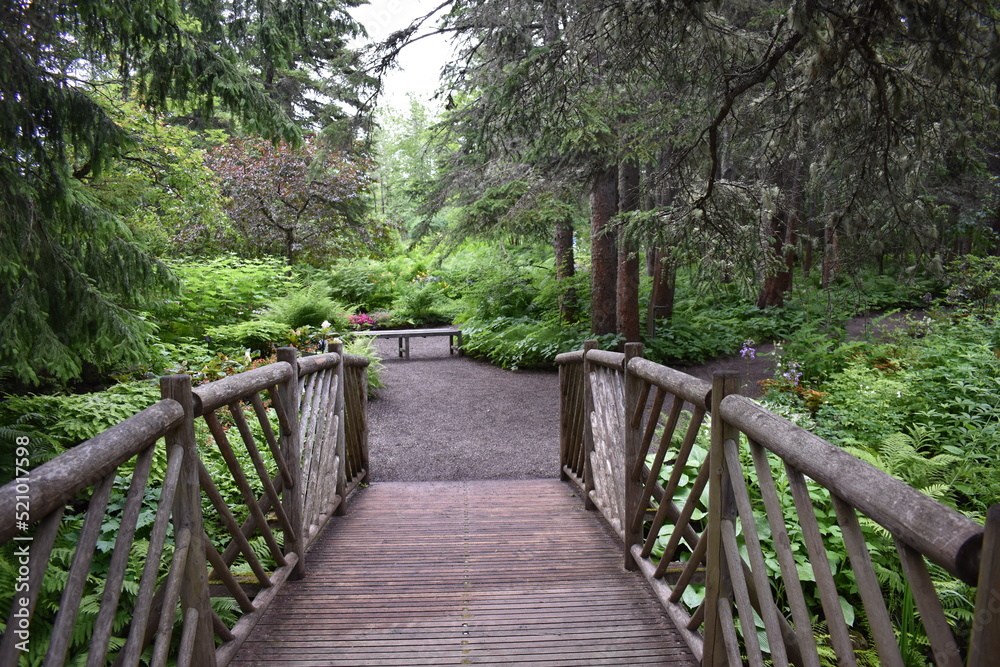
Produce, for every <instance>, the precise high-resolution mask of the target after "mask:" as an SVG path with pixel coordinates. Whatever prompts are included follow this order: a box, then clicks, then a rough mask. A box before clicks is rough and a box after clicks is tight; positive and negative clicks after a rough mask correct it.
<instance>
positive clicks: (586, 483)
mask: <svg viewBox="0 0 1000 667" xmlns="http://www.w3.org/2000/svg"><path fill="white" fill-rule="evenodd" d="M595 348H597V341H596V340H588V341H586V342H585V343H584V344H583V387H584V392H583V406H584V407H583V506H584V507H586V508H587V509H588V510H595V509H597V505H596V504H595V503H594V499H593V498H592V497H591V494H592V493H593V491H594V465H593V462H592V461H591V456H592V455H593V453H594V431H593V429H592V428H591V424H590V416H591V414H593V412H594V391H593V389H592V388H591V386H590V362H589V361H587V353H588V352H590V351H591V350H593V349H595Z"/></svg>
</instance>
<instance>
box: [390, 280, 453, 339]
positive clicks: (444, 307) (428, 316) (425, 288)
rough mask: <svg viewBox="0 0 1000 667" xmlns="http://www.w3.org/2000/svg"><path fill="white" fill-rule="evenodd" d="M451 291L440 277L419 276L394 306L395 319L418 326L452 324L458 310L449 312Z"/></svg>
mask: <svg viewBox="0 0 1000 667" xmlns="http://www.w3.org/2000/svg"><path fill="white" fill-rule="evenodd" d="M449 290H450V285H449V284H448V283H447V282H445V281H443V280H442V279H441V278H440V277H439V276H435V275H431V274H429V273H427V272H424V271H420V272H418V273H417V274H416V275H415V276H413V278H412V279H411V280H410V281H409V282H408V283H407V284H405V285H404V286H403V288H402V289H401V290H400V292H399V295H398V296H397V297H396V299H395V300H394V301H393V302H392V315H393V319H395V320H396V321H397V322H408V323H410V324H414V325H417V326H430V325H435V324H446V323H450V322H451V321H452V320H453V319H454V316H455V311H456V309H455V308H449V305H450V304H449V299H448V292H449Z"/></svg>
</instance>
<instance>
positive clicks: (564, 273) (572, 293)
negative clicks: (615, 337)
mask: <svg viewBox="0 0 1000 667" xmlns="http://www.w3.org/2000/svg"><path fill="white" fill-rule="evenodd" d="M552 246H553V248H554V249H555V253H556V280H557V281H559V282H562V281H563V280H565V279H566V278H572V277H573V275H574V274H575V273H576V271H575V269H574V266H573V265H574V264H575V262H576V258H575V257H574V255H573V223H572V221H570V220H568V219H565V218H564V219H562V220H559V221H558V222H556V229H555V234H554V235H553V238H552ZM576 300H577V295H576V290H573V289H572V288H570V289H565V288H564V289H563V290H562V293H561V294H560V295H559V317H560V318H561V319H562V321H563V322H575V321H576V314H577V307H576V306H577V303H576Z"/></svg>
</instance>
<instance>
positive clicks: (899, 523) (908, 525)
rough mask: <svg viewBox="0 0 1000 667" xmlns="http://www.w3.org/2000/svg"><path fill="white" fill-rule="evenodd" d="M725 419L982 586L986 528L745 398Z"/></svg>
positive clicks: (733, 399) (729, 406)
mask: <svg viewBox="0 0 1000 667" xmlns="http://www.w3.org/2000/svg"><path fill="white" fill-rule="evenodd" d="M719 414H720V416H721V417H722V418H723V419H725V420H726V421H727V422H728V423H730V424H732V425H733V426H735V427H736V428H738V429H740V430H741V431H743V432H744V433H745V434H747V435H748V436H749V437H750V438H751V439H753V440H754V441H756V442H757V443H759V444H761V445H763V446H764V447H766V448H767V449H769V450H770V451H772V452H774V453H775V454H777V455H778V456H779V457H780V458H781V459H782V460H784V461H787V462H789V463H791V464H792V465H793V466H795V467H796V468H798V469H799V470H800V471H802V473H804V474H805V475H807V476H808V477H810V478H812V479H813V480H815V481H816V482H818V483H819V484H820V485H821V486H824V487H826V488H828V489H830V490H831V491H833V492H834V493H836V494H837V495H838V496H839V497H840V498H841V499H842V500H845V501H846V502H848V503H849V504H851V505H853V506H854V507H855V508H857V509H858V510H860V511H861V512H863V513H864V514H865V515H866V516H868V518H870V519H872V520H873V521H875V522H876V523H878V524H879V525H881V526H882V527H883V528H886V529H887V530H888V531H889V532H891V533H892V534H893V535H896V536H898V537H899V538H900V539H902V540H903V541H904V542H906V543H907V544H909V545H910V546H911V547H913V548H914V549H916V550H917V551H919V552H920V553H922V554H923V555H925V556H926V557H928V558H930V560H931V561H933V562H935V563H937V564H938V565H940V566H941V567H943V568H944V569H945V570H947V571H948V572H949V573H950V574H952V575H953V576H956V577H958V578H959V579H961V580H962V581H964V582H965V583H967V584H970V585H972V586H974V585H975V584H976V579H977V577H978V576H979V557H980V549H981V548H982V542H983V532H984V529H983V526H981V525H979V524H978V523H976V522H975V521H973V520H972V519H970V518H968V517H967V516H965V515H963V514H961V513H959V512H957V511H955V510H953V509H951V508H950V507H948V506H946V505H943V504H941V503H939V502H937V501H936V500H933V499H932V498H930V497H929V496H927V495H925V494H923V493H921V492H920V491H918V490H916V489H914V488H913V487H911V486H909V485H907V484H906V483H905V482H903V481H902V480H900V479H898V478H896V477H893V476H892V475H890V474H889V473H887V472H885V471H884V470H880V469H878V468H876V467H875V466H873V465H872V464H870V463H868V462H867V461H864V460H862V459H859V458H858V457H856V456H853V455H851V454H849V453H848V452H845V451H844V450H843V449H841V448H840V447H837V446H836V445H833V444H830V443H829V442H827V441H826V440H824V439H823V438H821V437H819V436H818V435H816V434H814V433H810V432H809V431H807V430H805V429H804V428H802V427H801V426H798V425H796V424H793V423H791V422H789V421H788V420H786V419H783V418H781V417H779V416H778V415H776V414H774V413H773V412H770V411H769V410H767V409H766V408H764V407H763V406H761V405H760V404H758V403H756V402H754V401H752V400H751V399H749V398H746V397H745V396H739V395H735V394H734V395H731V396H726V397H725V398H724V399H722V402H721V403H720V405H719Z"/></svg>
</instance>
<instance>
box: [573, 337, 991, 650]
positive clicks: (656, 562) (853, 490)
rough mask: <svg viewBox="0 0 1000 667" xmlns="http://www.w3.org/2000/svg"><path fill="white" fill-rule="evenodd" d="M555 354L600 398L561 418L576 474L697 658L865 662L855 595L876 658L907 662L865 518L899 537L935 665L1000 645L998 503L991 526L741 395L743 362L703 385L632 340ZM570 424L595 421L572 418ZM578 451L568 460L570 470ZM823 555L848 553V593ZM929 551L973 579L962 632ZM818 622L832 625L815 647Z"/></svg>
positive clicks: (628, 561)
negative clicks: (952, 620) (578, 465)
mask: <svg viewBox="0 0 1000 667" xmlns="http://www.w3.org/2000/svg"><path fill="white" fill-rule="evenodd" d="M588 347H589V346H588ZM559 362H560V373H561V374H562V375H563V377H564V378H573V379H574V382H576V383H583V384H584V385H585V386H583V387H582V390H583V393H584V395H585V396H586V397H588V399H589V400H588V401H584V402H583V404H582V408H583V409H584V410H585V414H584V415H575V416H572V415H566V414H564V415H562V416H561V423H562V424H563V425H564V430H563V436H564V437H565V438H567V439H569V440H579V441H580V442H581V443H582V444H583V446H585V448H586V450H587V451H586V456H587V458H589V459H590V461H589V465H587V466H584V467H583V471H584V475H585V478H584V479H582V480H580V482H581V485H582V486H583V488H585V489H587V495H588V498H590V499H592V500H593V501H594V502H595V504H596V506H597V507H598V508H599V509H601V511H602V513H603V514H604V515H605V517H607V518H608V520H609V522H610V523H611V525H612V526H615V527H616V530H617V531H618V532H619V535H621V537H622V539H623V541H624V546H625V549H624V551H625V566H626V567H628V568H632V569H639V570H641V571H642V572H643V574H644V575H645V576H646V577H647V579H648V580H649V581H650V583H651V585H652V587H653V589H654V590H655V591H656V592H657V594H658V596H659V597H660V600H661V602H662V603H663V606H664V609H665V610H666V611H667V613H668V614H669V615H670V616H671V618H672V619H673V620H674V622H675V625H676V626H677V627H678V629H680V630H681V632H682V634H683V635H684V636H685V639H686V640H687V641H688V643H689V644H690V645H691V647H692V649H693V650H694V652H695V654H696V656H697V657H698V658H699V659H700V660H701V661H702V664H706V665H708V664H711V665H723V664H744V662H746V663H749V664H752V665H762V664H765V660H767V661H770V662H772V663H773V664H776V665H780V664H797V665H819V664H821V660H820V655H821V654H822V655H824V657H825V659H826V660H827V661H829V658H830V652H833V653H834V654H835V655H836V660H837V661H839V663H840V664H846V665H850V664H856V657H855V651H856V650H857V646H858V635H857V634H856V633H854V634H852V632H851V628H850V627H849V625H848V623H847V619H846V617H845V615H844V611H843V607H842V598H844V597H848V596H851V595H852V594H856V597H857V598H860V601H861V606H862V607H863V609H862V610H861V613H859V614H858V617H859V618H864V619H865V622H866V624H867V629H868V634H869V636H870V638H871V642H872V643H873V644H874V647H875V650H877V652H878V656H879V658H878V659H879V661H880V664H885V665H901V664H903V660H904V658H903V656H902V653H901V649H900V638H899V637H897V629H896V628H894V627H893V621H892V619H891V618H890V616H889V613H888V611H887V607H886V603H885V600H884V598H883V593H882V588H881V586H880V584H879V581H878V579H877V577H876V574H875V571H874V568H873V565H872V561H871V557H870V555H869V554H870V549H872V548H877V545H870V544H868V542H867V541H866V537H865V533H864V532H863V531H862V529H861V522H862V521H865V522H867V523H868V524H869V525H874V526H877V527H878V529H879V530H881V531H883V532H886V533H888V534H889V535H891V540H892V544H893V545H894V547H895V549H896V551H897V552H898V554H899V559H900V570H901V574H902V577H903V578H904V579H905V585H906V586H907V588H908V590H909V591H910V594H911V595H912V598H913V600H914V603H915V609H916V611H915V615H916V616H918V617H919V621H920V622H921V623H922V624H923V627H924V630H925V633H926V637H927V638H928V641H929V644H930V646H929V653H930V654H931V655H932V656H933V659H934V661H935V662H936V663H937V664H941V665H960V664H969V665H977V666H978V665H986V664H990V661H991V660H993V659H994V658H992V656H995V655H1000V586H998V582H997V573H998V572H1000V570H998V568H997V560H998V558H1000V554H998V550H997V549H996V548H995V542H996V540H997V534H998V532H997V530H996V526H997V525H1000V506H997V507H994V508H993V509H992V510H991V511H990V514H989V517H988V520H987V528H986V529H985V530H984V527H983V526H981V525H979V524H977V523H976V522H974V521H971V520H970V519H968V518H966V517H965V516H963V515H961V514H959V513H958V512H955V511H954V510H951V509H950V508H948V507H946V506H944V505H942V504H940V503H938V502H936V501H934V500H932V499H930V498H928V497H927V496H925V495H924V494H922V493H920V492H919V491H917V490H915V489H912V488H911V487H909V486H907V485H906V484H904V483H902V482H901V481H899V480H897V479H895V478H893V477H892V476H890V475H888V474H887V473H885V472H883V471H881V470H879V469H877V468H875V467H873V466H871V465H869V464H868V463H866V462H864V461H862V460H860V459H858V458H856V457H854V456H851V455H850V454H847V453H846V452H844V451H843V450H841V449H840V448H838V447H835V446H834V445H831V444H830V443H828V442H826V441H824V440H822V439H821V438H818V437H816V436H814V435H812V434H811V433H808V432H807V431H805V430H804V429H801V428H800V427H798V426H795V425H794V424H792V423H790V422H788V421H787V420H785V419H783V418H781V417H778V416H777V415H774V414H773V413H770V412H769V411H767V410H766V409H764V408H762V407H761V406H760V405H759V404H757V403H756V402H754V401H752V400H750V399H747V398H745V397H742V396H738V395H736V394H735V392H736V389H737V383H738V379H739V378H738V374H721V375H718V376H717V377H716V378H715V380H714V382H713V383H712V384H709V383H707V382H704V381H702V380H698V379H696V378H693V377H690V376H687V375H685V374H683V373H680V372H678V371H675V370H672V369H670V368H667V367H664V366H661V365H659V364H655V363H653V362H650V361H648V360H646V359H643V358H641V348H640V347H638V346H627V350H626V353H625V354H618V353H608V352H598V351H590V350H589V349H588V350H586V351H583V352H578V353H571V354H570V355H563V356H562V357H561V358H560V360H559ZM572 367H575V368H572ZM566 386H567V385H564V391H565V390H566ZM619 388H620V390H619ZM579 390H580V388H576V389H575V391H577V392H579ZM563 406H564V408H574V409H579V408H580V406H581V404H580V402H579V401H575V402H573V401H564V403H563ZM614 414H617V415H619V417H618V418H617V421H616V419H615V417H614V416H613V415H614ZM576 423H583V424H584V430H585V431H588V432H586V433H583V434H579V435H577V434H575V432H573V431H572V430H570V429H567V428H565V425H567V424H576ZM618 424H620V425H621V428H620V430H619V429H618ZM591 441H592V444H590V443H591ZM601 441H603V442H601ZM564 451H572V448H565V447H564ZM619 460H621V461H622V462H623V463H619V462H618V461H619ZM569 465H570V463H569V462H568V461H566V460H565V459H564V470H565V469H566V467H567V466H569ZM602 470H603V471H613V472H612V473H611V474H602V473H601V471H602ZM591 471H592V472H591ZM618 471H620V473H621V474H620V477H618V479H614V478H615V477H616V476H618V475H619V472H618ZM588 475H589V477H588ZM609 498H616V499H618V500H617V501H616V500H613V501H611V502H608V501H607V499H609ZM616 502H620V504H621V506H623V508H624V509H623V510H622V511H619V510H618V509H617V508H616V507H617V506H616ZM817 514H819V515H820V516H821V517H823V518H824V521H825V523H824V525H825V526H827V529H825V530H821V527H820V523H819V521H818V519H817ZM831 517H832V518H834V519H835V520H836V526H834V527H833V529H830V528H829V526H830V522H829V519H830V518H831ZM859 517H860V518H859ZM984 537H985V544H984ZM828 552H829V553H835V554H845V556H844V558H845V559H846V562H847V563H848V564H849V568H850V570H851V571H852V572H853V581H854V583H853V584H851V587H852V589H853V590H852V591H844V590H838V589H837V582H836V581H835V579H834V577H833V575H832V574H831V572H832V569H831V563H830V561H829V559H828ZM929 563H930V564H932V565H931V567H939V568H941V569H943V571H944V572H946V573H948V574H949V575H950V576H952V577H954V578H955V579H956V580H958V581H962V582H965V583H966V584H969V585H977V586H978V588H977V592H976V601H975V605H976V607H975V613H974V617H973V621H972V623H971V628H959V630H960V631H961V632H960V633H959V634H961V635H963V637H962V639H961V641H960V640H959V639H956V632H955V630H956V629H955V628H953V627H952V626H951V625H950V624H949V622H948V621H947V620H946V617H945V615H944V613H943V611H942V605H941V599H940V596H939V593H938V591H937V590H935V587H934V585H933V583H932V580H931V576H930V573H929V570H928V564H929ZM841 581H843V579H841ZM806 592H808V594H809V597H810V599H813V600H818V605H813V606H814V607H817V608H811V607H810V606H809V604H808V603H807V597H806ZM820 622H822V624H823V626H822V627H823V628H824V635H826V636H827V637H828V638H825V639H824V641H823V642H822V646H821V647H818V646H817V642H816V638H815V637H816V634H815V627H816V626H814V623H820ZM737 623H738V624H739V628H742V629H746V630H744V631H738V630H737ZM821 649H822V650H821Z"/></svg>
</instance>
